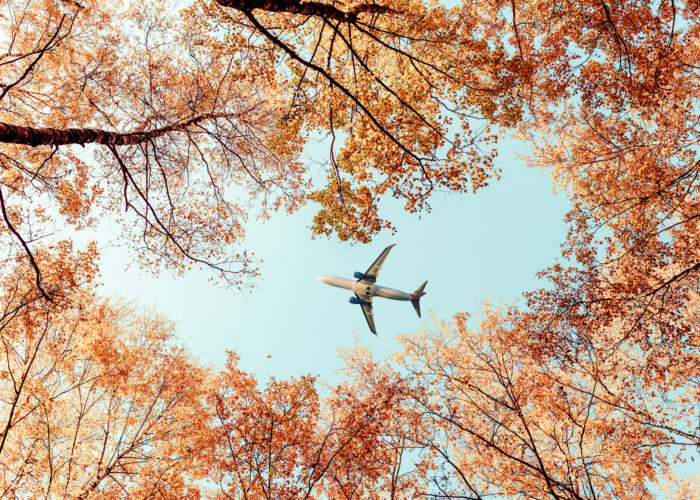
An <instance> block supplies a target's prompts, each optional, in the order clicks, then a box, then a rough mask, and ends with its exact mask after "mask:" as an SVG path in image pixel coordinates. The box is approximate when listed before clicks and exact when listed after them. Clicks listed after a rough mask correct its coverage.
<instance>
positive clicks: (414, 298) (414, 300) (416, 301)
mask: <svg viewBox="0 0 700 500" xmlns="http://www.w3.org/2000/svg"><path fill="white" fill-rule="evenodd" d="M427 284H428V282H427V281H424V282H423V284H422V285H421V286H419V287H418V288H416V291H415V292H413V293H412V294H411V304H412V305H413V309H415V310H416V314H417V315H418V317H419V318H420V298H421V297H422V296H423V295H425V292H424V291H423V290H425V285H427Z"/></svg>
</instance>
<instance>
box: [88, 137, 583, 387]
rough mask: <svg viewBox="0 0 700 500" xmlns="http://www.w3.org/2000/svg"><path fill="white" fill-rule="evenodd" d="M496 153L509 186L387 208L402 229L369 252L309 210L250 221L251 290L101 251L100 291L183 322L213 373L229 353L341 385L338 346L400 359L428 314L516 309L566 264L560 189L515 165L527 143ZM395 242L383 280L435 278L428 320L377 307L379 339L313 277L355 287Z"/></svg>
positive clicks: (259, 368) (398, 305)
mask: <svg viewBox="0 0 700 500" xmlns="http://www.w3.org/2000/svg"><path fill="white" fill-rule="evenodd" d="M499 150H500V158H499V160H498V166H499V167H500V168H501V169H502V178H501V180H499V181H494V182H493V183H492V185H490V186H488V187H487V188H485V189H482V190H480V191H478V192H477V193H476V194H470V195H455V194H438V195H436V196H434V197H433V199H432V202H431V205H432V211H431V212H430V213H427V214H423V215H421V216H417V215H415V214H409V213H406V212H404V211H403V210H402V207H401V205H400V204H399V203H398V202H395V201H394V200H385V201H389V203H387V204H385V205H384V207H383V209H384V210H385V211H384V214H385V215H386V216H388V218H389V219H390V220H392V222H393V223H394V224H395V226H396V228H397V231H396V233H395V234H391V233H390V232H389V231H385V232H382V233H380V234H379V235H378V236H377V237H376V238H375V239H374V241H372V242H371V243H369V244H365V245H362V244H355V245H351V244H349V243H347V242H341V241H339V240H338V239H337V237H332V238H330V239H328V238H316V239H313V238H312V235H311V231H310V229H309V226H310V225H311V219H312V217H313V215H314V213H315V209H316V207H314V206H313V205H309V206H307V207H305V208H303V209H302V210H300V211H298V212H297V213H295V214H292V215H286V214H278V215H276V216H273V218H272V219H271V220H268V221H264V222H262V221H258V222H253V223H251V224H249V226H248V235H247V237H246V241H245V247H246V248H248V249H250V250H252V251H254V252H255V254H256V256H257V257H259V258H261V259H262V260H263V262H262V264H261V277H260V278H257V279H256V280H255V281H254V282H253V285H254V288H252V289H251V290H249V291H244V292H238V291H234V290H231V289H226V288H222V287H217V286H216V285H214V284H212V283H211V282H210V281H209V278H210V277H211V275H210V274H209V273H208V272H206V271H192V272H190V273H188V274H186V275H185V276H183V277H173V276H171V275H168V274H167V273H163V274H162V275H161V276H160V277H159V278H154V277H153V276H152V275H150V274H148V273H145V272H143V271H140V270H139V269H138V267H137V266H132V267H130V268H127V267H128V264H129V262H130V260H131V259H132V258H133V257H132V254H129V253H127V252H126V251H124V250H120V249H106V250H104V251H103V257H102V261H101V272H102V282H103V283H104V285H103V288H102V291H103V293H106V294H107V295H116V296H121V297H123V298H124V299H126V300H130V301H134V302H135V303H137V304H139V305H140V306H141V307H146V308H149V307H155V309H157V310H158V311H160V312H162V313H164V314H166V315H167V316H168V317H170V318H171V319H173V320H175V321H176V322H177V324H178V334H179V336H180V338H181V339H182V341H183V343H185V344H186V345H188V346H189V347H190V348H191V350H192V352H193V353H194V354H195V355H196V356H197V357H198V358H199V360H200V361H201V362H203V363H205V364H211V365H214V366H220V365H221V363H222V362H223V361H224V359H225V352H226V351H227V350H233V351H236V352H237V353H238V354H239V355H240V357H241V361H240V367H241V368H242V369H244V370H246V371H249V372H251V373H253V374H255V375H256V376H257V377H258V379H259V380H264V379H266V378H267V377H270V376H274V377H277V378H285V377H289V376H300V375H304V374H312V375H316V376H319V377H320V378H321V379H323V380H325V381H328V382H331V381H333V380H337V377H338V375H337V370H338V369H339V368H341V367H342V363H341V361H340V360H339V359H338V355H337V353H338V349H339V348H344V347H351V346H352V345H353V344H354V343H355V340H356V338H357V339H358V340H359V341H360V342H362V343H363V344H364V345H366V346H367V347H368V348H369V349H370V351H372V352H373V353H374V354H375V355H376V357H378V358H384V357H385V356H388V355H390V354H392V353H394V352H397V351H398V350H400V345H399V343H398V342H397V341H396V340H395V337H396V336H397V335H398V334H407V333H412V332H416V331H417V330H418V329H419V328H420V327H421V324H422V321H430V318H431V315H435V316H436V317H437V318H447V319H449V318H451V317H452V316H454V314H456V313H459V312H470V313H472V314H476V313H478V311H479V309H480V303H481V302H482V301H484V300H485V299H490V300H491V301H496V302H499V301H503V302H504V303H511V302H513V301H514V300H517V299H518V298H519V297H520V296H521V295H522V293H523V292H524V291H527V290H530V289H533V288H535V287H538V286H542V284H543V283H539V282H538V280H537V279H536V277H535V273H537V272H538V271H540V270H542V269H543V268H545V267H547V266H548V265H551V264H553V263H554V262H555V260H556V259H557V257H558V256H559V245H560V244H561V243H562V241H563V240H564V238H565V234H566V226H565V224H564V222H563V218H564V215H565V214H566V212H567V210H568V207H569V204H568V200H567V199H566V197H565V196H564V195H563V194H554V193H553V192H552V183H551V181H550V179H549V177H548V176H546V175H544V174H543V173H542V172H541V171H540V170H536V169H528V168H526V167H525V165H524V162H523V161H521V160H519V159H518V158H517V155H518V154H522V153H525V152H526V151H525V150H524V146H523V145H522V144H521V143H518V142H516V141H513V140H502V141H501V142H500V147H499ZM392 243H395V244H396V247H394V248H393V249H392V251H391V253H390V255H389V257H388V258H387V260H386V261H385V262H384V266H383V268H382V270H381V272H380V274H379V276H378V280H377V283H378V284H379V285H381V286H388V287H391V288H398V289H400V290H404V291H407V292H412V291H413V290H415V289H416V287H417V286H418V285H419V284H420V283H422V282H423V281H424V280H428V285H427V287H426V290H425V291H426V292H427V294H426V295H425V296H424V297H423V299H422V300H421V309H422V313H423V318H422V320H421V319H419V318H418V317H417V316H416V314H415V312H414V311H413V308H412V307H411V304H410V303H408V302H397V301H391V300H387V299H382V298H375V299H374V318H375V324H376V327H377V331H378V334H379V335H378V336H377V337H375V336H374V335H372V334H371V332H370V331H369V329H368V328H367V324H366V322H365V319H364V316H363V315H362V311H361V310H360V306H358V305H354V304H350V303H349V302H348V300H349V298H350V297H351V296H353V294H352V292H350V291H348V290H343V289H340V288H334V287H330V286H328V285H325V284H323V283H321V282H319V281H317V280H316V276H318V275H322V274H331V275H337V276H343V277H347V278H351V277H352V274H353V273H354V272H355V271H361V272H364V271H365V270H366V269H367V268H368V267H369V265H370V264H371V263H372V262H373V261H374V259H375V258H376V257H377V256H378V255H379V254H380V253H381V251H382V250H383V249H384V248H385V247H386V246H387V245H390V244H392ZM268 356H269V357H268Z"/></svg>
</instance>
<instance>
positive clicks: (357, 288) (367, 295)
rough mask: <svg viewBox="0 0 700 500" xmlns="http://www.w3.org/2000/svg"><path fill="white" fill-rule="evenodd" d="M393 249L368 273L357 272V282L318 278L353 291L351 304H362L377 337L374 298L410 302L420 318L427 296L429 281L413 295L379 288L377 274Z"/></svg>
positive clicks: (375, 263)
mask: <svg viewBox="0 0 700 500" xmlns="http://www.w3.org/2000/svg"><path fill="white" fill-rule="evenodd" d="M393 247H394V245H389V246H388V247H386V248H385V249H384V251H383V252H382V253H381V254H380V255H379V257H377V260H375V261H374V262H373V263H372V265H371V266H369V269H367V271H366V272H364V273H360V272H356V273H355V274H354V275H353V276H354V277H355V278H357V281H353V280H349V279H347V278H339V277H337V276H318V277H317V278H316V279H317V280H319V281H322V282H323V283H326V284H327V285H331V286H337V287H339V288H345V289H347V290H352V291H353V292H354V293H355V296H354V297H350V303H351V304H360V305H361V306H362V312H363V313H364V315H365V319H366V320H367V324H368V325H369V329H370V330H371V331H372V333H373V334H375V335H376V334H377V330H376V329H375V328H374V315H373V313H372V297H384V298H385V299H393V300H410V301H411V304H413V308H414V309H415V310H416V313H417V314H418V317H419V318H420V298H421V297H422V296H423V295H425V292H424V291H423V289H425V285H426V284H427V283H428V282H427V281H424V282H423V284H422V285H421V286H419V287H418V288H417V289H416V291H415V292H413V293H406V292H402V291H401V290H394V289H393V288H386V287H383V286H377V284H376V281H377V274H379V270H380V269H381V268H382V264H384V260H385V259H386V256H387V255H389V251H390V250H391V249H392V248H393Z"/></svg>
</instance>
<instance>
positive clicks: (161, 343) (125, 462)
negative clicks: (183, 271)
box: [0, 249, 209, 499]
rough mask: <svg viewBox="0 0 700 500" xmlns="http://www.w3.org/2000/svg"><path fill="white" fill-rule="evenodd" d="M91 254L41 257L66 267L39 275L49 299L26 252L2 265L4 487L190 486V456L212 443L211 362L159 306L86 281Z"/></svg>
mask: <svg viewBox="0 0 700 500" xmlns="http://www.w3.org/2000/svg"><path fill="white" fill-rule="evenodd" d="M42 254H43V252H37V258H41V257H42ZM93 258H94V255H90V254H84V255H75V254H71V253H70V252H68V249H66V250H65V251H64V253H63V254H62V256H61V259H56V260H55V261H53V262H49V261H44V260H40V263H41V264H42V269H54V270H57V269H61V268H63V269H64V273H63V274H62V275H60V281H59V282H58V283H55V282H54V281H52V278H53V277H54V275H51V274H48V273H46V274H45V275H44V280H45V281H44V284H45V285H46V286H47V288H48V289H49V290H51V293H52V297H55V300H54V301H53V302H48V301H45V300H42V297H41V295H40V294H39V292H38V291H37V290H36V287H35V286H34V280H33V277H34V276H33V272H32V270H31V269H29V268H28V267H29V266H28V265H24V263H23V262H19V263H18V264H17V266H16V267H15V269H14V272H12V273H8V274H7V275H6V276H5V283H4V285H5V287H4V288H3V295H2V307H3V311H4V315H3V321H2V325H1V327H0V343H1V345H2V350H1V351H0V352H1V353H2V354H1V356H2V366H3V368H2V370H1V371H0V426H1V428H0V432H1V438H0V488H1V491H2V496H3V497H7V498H26V497H28V496H29V497H40V496H41V497H45V498H58V497H62V498H64V497H66V496H68V497H71V498H78V499H85V498H97V497H99V498H123V497H125V496H129V497H133V496H143V497H148V496H156V497H159V498H184V497H186V496H188V495H190V494H193V495H194V494H196V492H197V490H198V488H197V486H196V485H195V484H194V483H193V482H192V480H191V479H190V478H191V477H194V478H196V477H198V476H197V471H196V470H195V469H194V468H193V457H194V456H195V455H196V454H197V453H199V452H201V449H202V448H203V447H205V446H206V444H207V443H208V441H207V436H208V434H207V432H206V431H207V423H208V415H209V413H207V408H206V406H205V405H204V397H203V396H202V395H203V393H204V392H205V391H206V389H207V386H206V381H207V376H208V374H207V373H206V371H205V370H203V369H202V368H201V367H199V366H197V365H196V364H195V363H194V362H193V361H192V360H191V359H190V358H189V356H188V354H187V353H186V352H184V350H183V349H182V348H180V347H178V346H177V345H176V344H175V342H174V340H173V336H172V326H171V325H170V324H169V323H168V322H167V321H165V320H164V319H163V318H161V317H159V316H157V315H155V314H152V313H151V314H148V315H143V314H141V315H139V314H136V313H135V311H134V310H133V308H130V307H128V306H120V305H117V304H114V303H109V302H106V301H101V300H98V299H97V298H96V297H95V296H94V295H93V294H92V293H90V292H87V291H86V290H88V289H89V288H88V286H86V285H92V284H93V283H92V280H91V276H90V273H89V270H90V269H91V268H92V269H93V270H94V267H93V266H92V265H91V264H90V260H91V259H93ZM61 260H62V262H61ZM49 264H50V265H49ZM59 285H61V291H60V293H59V292H58V291H57V290H56V288H54V287H55V286H56V287H57V286H59ZM31 297H33V298H34V300H28V298H31Z"/></svg>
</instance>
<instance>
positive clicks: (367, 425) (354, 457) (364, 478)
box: [205, 353, 420, 499]
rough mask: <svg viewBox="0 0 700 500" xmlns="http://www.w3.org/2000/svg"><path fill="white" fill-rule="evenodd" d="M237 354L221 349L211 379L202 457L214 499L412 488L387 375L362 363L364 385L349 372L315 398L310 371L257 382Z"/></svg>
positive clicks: (363, 494)
mask: <svg viewBox="0 0 700 500" xmlns="http://www.w3.org/2000/svg"><path fill="white" fill-rule="evenodd" d="M353 359H354V356H353ZM237 362H238V357H237V356H236V355H235V354H233V353H229V356H228V360H227V365H226V368H225V370H224V371H223V372H222V373H221V374H220V376H219V378H218V381H217V384H216V390H215V392H214V393H213V404H214V406H215V408H216V420H217V424H216V426H215V431H214V432H215V434H216V436H218V437H217V445H216V448H215V451H214V453H211V454H210V455H207V456H206V457H205V462H206V465H205V468H206V469H207V470H209V471H210V474H211V475H210V478H211V479H212V480H214V481H215V482H216V483H217V484H218V486H219V493H220V496H221V497H222V498H327V497H328V498H348V499H349V498H369V497H379V496H381V495H383V496H385V497H386V498H391V499H394V498H405V497H407V496H408V495H409V494H410V493H411V492H412V491H414V490H415V487H416V482H420V476H419V474H417V473H416V471H406V470H403V468H402V456H403V455H404V454H407V453H408V451H407V450H408V448H406V446H405V444H406V442H405V441H401V439H400V436H398V435H397V432H398V431H402V430H403V429H404V427H405V424H404V425H397V422H396V419H397V418H399V419H400V416H401V413H402V411H401V398H402V392H401V391H400V390H398V384H400V383H401V382H400V379H399V378H397V377H396V376H395V374H393V373H391V372H381V371H380V372H378V373H377V372H376V371H373V370H369V369H368V370H365V373H366V374H368V375H369V376H370V377H372V382H371V383H370V384H368V383H367V382H366V381H365V382H363V381H362V380H360V379H354V380H353V379H351V380H349V381H348V382H344V383H341V384H340V385H338V386H336V387H333V388H329V391H328V392H327V394H326V395H325V397H323V398H320V397H319V394H318V392H317V389H316V383H315V379H314V378H313V377H310V376H305V377H301V378H299V379H290V380H285V381H277V380H275V379H274V378H273V379H270V380H269V381H268V383H267V384H266V386H265V388H264V389H261V388H259V387H258V384H257V382H256V381H255V379H254V378H253V377H252V376H251V375H249V374H247V373H245V372H242V371H241V370H240V369H238V368H237ZM375 368H376V366H375Z"/></svg>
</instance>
